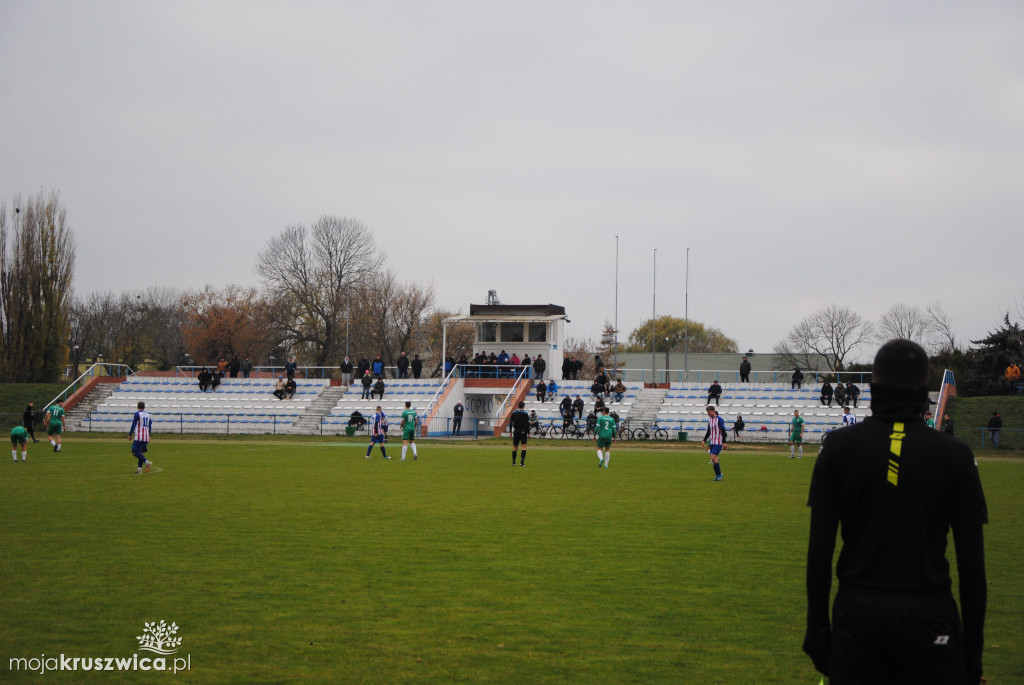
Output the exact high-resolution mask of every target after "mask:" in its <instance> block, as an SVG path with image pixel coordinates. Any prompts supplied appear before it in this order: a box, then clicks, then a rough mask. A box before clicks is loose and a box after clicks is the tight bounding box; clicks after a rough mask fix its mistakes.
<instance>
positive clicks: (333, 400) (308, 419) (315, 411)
mask: <svg viewBox="0 0 1024 685" xmlns="http://www.w3.org/2000/svg"><path fill="white" fill-rule="evenodd" d="M347 392H348V387H347V386H344V385H330V386H327V387H326V388H324V391H323V392H322V393H320V395H319V396H317V398H316V399H315V400H313V401H312V402H310V403H309V406H308V407H307V408H306V411H304V412H303V413H302V414H301V415H299V418H297V419H296V420H295V421H294V422H292V427H291V429H289V431H288V432H289V433H294V434H298V435H320V421H321V419H322V418H323V417H324V416H326V415H327V414H329V413H330V411H331V409H334V406H335V405H336V404H338V401H339V400H340V399H341V398H342V397H344V396H345V393H347Z"/></svg>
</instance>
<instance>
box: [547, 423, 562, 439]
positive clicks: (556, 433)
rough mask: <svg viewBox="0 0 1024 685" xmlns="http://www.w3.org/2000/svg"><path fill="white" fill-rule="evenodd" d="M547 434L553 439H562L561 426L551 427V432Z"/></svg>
mask: <svg viewBox="0 0 1024 685" xmlns="http://www.w3.org/2000/svg"><path fill="white" fill-rule="evenodd" d="M548 433H549V434H550V435H551V437H553V438H560V437H562V427H561V426H551V430H549V431H548Z"/></svg>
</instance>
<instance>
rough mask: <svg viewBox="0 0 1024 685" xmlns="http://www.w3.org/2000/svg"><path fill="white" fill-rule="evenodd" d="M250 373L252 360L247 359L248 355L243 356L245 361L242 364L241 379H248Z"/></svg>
mask: <svg viewBox="0 0 1024 685" xmlns="http://www.w3.org/2000/svg"><path fill="white" fill-rule="evenodd" d="M251 373H252V359H250V358H249V355H245V361H244V362H242V377H243V378H248V377H249V374H251Z"/></svg>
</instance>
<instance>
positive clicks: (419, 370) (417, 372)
mask: <svg viewBox="0 0 1024 685" xmlns="http://www.w3.org/2000/svg"><path fill="white" fill-rule="evenodd" d="M422 375H423V360H422V359H420V356H419V355H418V354H414V355H413V356H412V377H413V378H419V377H420V376H422Z"/></svg>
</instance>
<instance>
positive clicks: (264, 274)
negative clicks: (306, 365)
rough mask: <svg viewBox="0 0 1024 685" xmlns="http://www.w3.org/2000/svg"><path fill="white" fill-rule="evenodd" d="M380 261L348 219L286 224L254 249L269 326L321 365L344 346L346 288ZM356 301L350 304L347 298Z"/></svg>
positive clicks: (367, 235)
mask: <svg viewBox="0 0 1024 685" xmlns="http://www.w3.org/2000/svg"><path fill="white" fill-rule="evenodd" d="M383 263H384V256H383V254H382V253H381V252H380V251H379V250H378V249H377V247H376V243H375V242H374V238H373V233H372V232H371V231H370V229H368V228H367V227H366V226H364V225H363V224H361V223H359V222H358V221H356V220H355V219H351V218H348V217H335V216H323V217H321V218H319V219H318V220H317V221H316V222H314V223H313V225H312V226H311V227H310V228H308V229H307V228H306V227H305V226H302V225H294V226H289V227H288V228H286V229H284V230H283V231H282V232H281V234H280V235H279V236H277V237H275V238H271V239H270V241H269V242H268V243H267V246H266V247H265V248H264V249H263V250H262V251H261V252H260V253H259V255H258V256H257V261H256V273H257V274H258V275H259V277H260V279H261V281H262V285H263V288H264V291H265V294H266V298H267V300H268V302H270V303H271V305H272V306H270V307H269V313H270V314H271V321H272V325H273V326H274V327H275V328H277V329H278V331H279V332H280V334H281V337H282V339H284V340H286V341H287V342H288V343H289V344H290V346H292V347H293V348H294V349H295V350H296V351H298V352H300V353H301V355H302V356H303V357H305V359H306V361H308V362H311V363H313V364H316V365H320V366H326V365H328V364H331V365H333V364H335V363H337V361H338V350H339V349H343V345H344V332H345V316H346V313H347V312H348V308H349V304H350V302H351V299H350V297H349V294H350V292H349V291H350V290H351V289H352V288H353V287H355V286H357V285H358V284H359V283H360V282H362V281H364V280H368V279H370V278H371V277H373V275H374V274H375V273H376V272H377V271H378V270H379V269H380V267H381V265H382V264H383ZM351 304H352V305H355V304H356V303H355V302H351Z"/></svg>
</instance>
